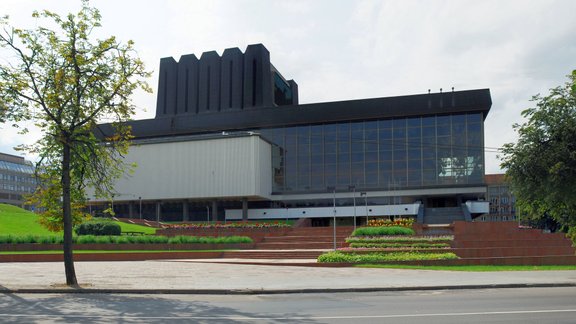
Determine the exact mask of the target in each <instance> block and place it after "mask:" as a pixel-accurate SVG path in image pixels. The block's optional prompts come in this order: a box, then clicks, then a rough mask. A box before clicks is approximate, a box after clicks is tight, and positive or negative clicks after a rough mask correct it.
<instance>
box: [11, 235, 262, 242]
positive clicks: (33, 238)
mask: <svg viewBox="0 0 576 324" xmlns="http://www.w3.org/2000/svg"><path fill="white" fill-rule="evenodd" d="M62 242H63V239H62V237H61V236H55V235H44V236H39V235H0V244H21V243H42V244H62ZM252 242H253V241H252V239H251V238H249V237H247V236H218V237H209V236H206V237H205V236H187V235H182V236H175V237H166V236H151V235H150V236H149V235H145V236H117V235H112V236H110V235H80V236H75V237H74V243H77V244H239V243H252Z"/></svg>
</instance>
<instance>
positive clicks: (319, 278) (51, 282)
mask: <svg viewBox="0 0 576 324" xmlns="http://www.w3.org/2000/svg"><path fill="white" fill-rule="evenodd" d="M212 261H214V260H212ZM220 261H222V262H234V260H225V259H224V260H220ZM244 261H245V260H244ZM267 261H270V260H267ZM222 262H218V263H214V262H210V261H209V260H162V261H137V262H76V263H75V266H76V274H77V278H78V281H79V283H80V286H81V287H82V288H83V289H79V290H78V289H76V290H74V289H69V288H67V287H66V286H65V285H64V283H65V277H64V265H63V264H62V263H61V262H50V263H0V292H21V293H24V292H44V293H49V292H54V293H60V292H96V293H98V292H116V293H188V294H198V293H204V294H234V293H236V294H238V293H245V294H256V293H291V292H292V293H302V292H330V291H333V292H337V291H386V290H390V291H393V290H422V289H468V288H498V287H501V288H504V287H535V286H575V287H576V271H514V272H459V271H433V270H400V269H365V268H317V267H296V266H286V265H281V266H271V265H246V264H234V263H222ZM276 262H277V263H283V262H286V260H277V261H276Z"/></svg>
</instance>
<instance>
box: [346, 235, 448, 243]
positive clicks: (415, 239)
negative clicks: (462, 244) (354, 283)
mask: <svg viewBox="0 0 576 324" xmlns="http://www.w3.org/2000/svg"><path fill="white" fill-rule="evenodd" d="M453 239H454V236H452V235H444V236H359V237H348V238H347V239H346V242H348V243H391V242H402V243H404V242H408V243H435V242H449V241H452V240H453Z"/></svg>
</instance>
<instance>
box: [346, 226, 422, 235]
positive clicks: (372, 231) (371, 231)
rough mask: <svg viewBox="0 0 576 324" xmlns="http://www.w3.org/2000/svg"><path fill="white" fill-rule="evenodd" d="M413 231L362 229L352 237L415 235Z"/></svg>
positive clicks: (386, 228)
mask: <svg viewBox="0 0 576 324" xmlns="http://www.w3.org/2000/svg"><path fill="white" fill-rule="evenodd" d="M415 234H416V233H415V232H414V230H413V229H411V228H407V227H401V226H388V227H360V228H357V229H356V230H355V231H354V232H352V236H384V235H415Z"/></svg>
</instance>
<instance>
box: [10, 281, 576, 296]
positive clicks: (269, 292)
mask: <svg viewBox="0 0 576 324" xmlns="http://www.w3.org/2000/svg"><path fill="white" fill-rule="evenodd" d="M561 287H576V283H537V284H494V285H460V286H415V287H374V288H313V289H95V288H86V289H85V288H61V289H52V288H46V289H42V288H22V289H19V288H16V289H10V288H5V287H4V288H1V289H0V294H133V295H143V294H146V295H278V294H322V293H363V292H385V291H417V290H425V291H426V290H467V289H510V288H561Z"/></svg>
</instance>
